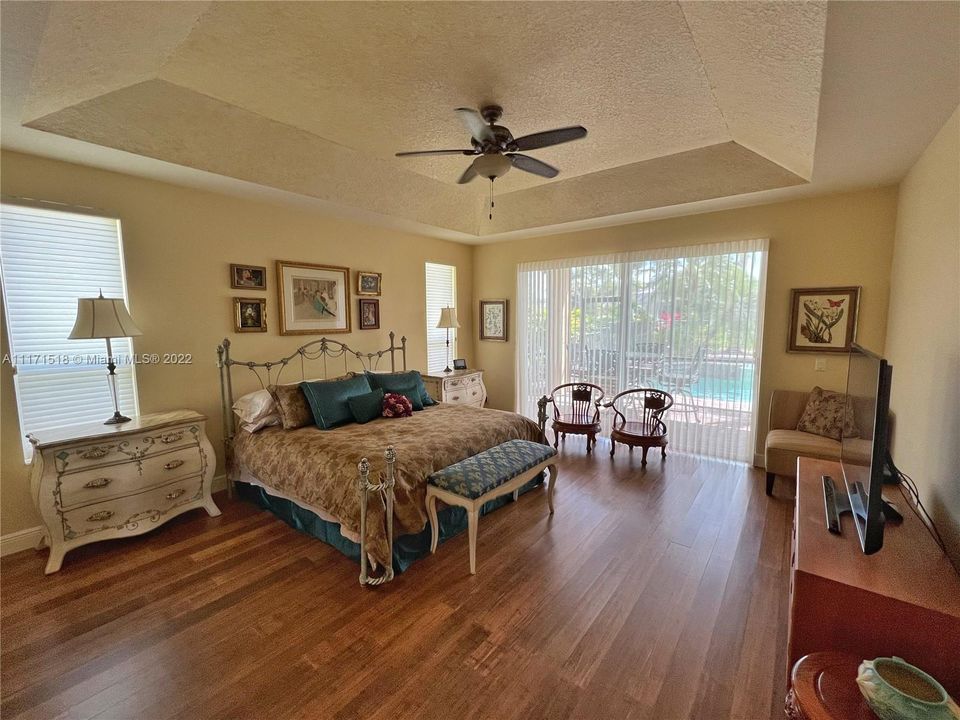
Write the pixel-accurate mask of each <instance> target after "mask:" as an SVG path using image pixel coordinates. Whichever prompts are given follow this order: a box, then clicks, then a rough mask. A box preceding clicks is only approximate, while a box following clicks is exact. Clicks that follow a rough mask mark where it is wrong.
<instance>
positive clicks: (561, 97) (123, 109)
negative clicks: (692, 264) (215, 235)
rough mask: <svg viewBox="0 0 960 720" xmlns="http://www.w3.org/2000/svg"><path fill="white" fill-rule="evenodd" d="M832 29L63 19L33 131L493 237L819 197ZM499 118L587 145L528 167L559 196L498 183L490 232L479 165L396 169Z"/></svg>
mask: <svg viewBox="0 0 960 720" xmlns="http://www.w3.org/2000/svg"><path fill="white" fill-rule="evenodd" d="M20 4H21V3H17V5H20ZM5 5H7V4H5ZM23 5H30V3H24V4H23ZM4 10H7V8H6V7H5V8H4ZM827 15H828V12H827V5H826V3H824V2H784V3H768V2H737V3H719V2H638V3H634V2H622V3H594V2H561V3H553V2H519V3H511V2H501V3H481V2H429V3H417V2H412V3H408V2H387V3H379V2H356V3H355V2H316V3H310V2H269V3H267V2H264V3H234V2H205V3H204V2H139V3H99V2H84V3H73V2H53V3H45V4H44V6H43V9H42V12H40V11H38V12H37V13H36V14H35V15H34V17H33V20H34V22H33V26H34V34H35V35H36V37H35V38H34V41H33V47H29V48H28V49H29V50H30V52H29V53H27V54H24V55H23V56H22V57H20V58H18V62H19V64H20V65H22V66H23V67H22V68H21V69H20V70H19V72H20V73H21V74H26V75H27V76H28V77H29V84H27V83H25V82H22V81H23V78H22V77H21V78H20V80H21V84H22V85H23V90H22V93H21V94H22V97H20V98H18V99H19V101H20V102H19V106H20V108H19V118H18V121H19V122H20V123H22V124H23V125H24V126H25V127H27V128H31V129H34V130H40V131H43V132H45V133H52V134H55V135H58V136H62V137H66V138H74V139H76V140H81V141H84V142H87V143H93V144H96V145H98V146H103V147H107V148H114V149H116V150H122V151H126V152H129V153H134V154H136V155H139V156H144V157H147V158H154V159H157V160H162V161H166V162H168V163H174V164H176V165H179V166H184V167H187V168H193V169H196V170H201V171H207V172H210V173H216V174H218V175H221V176H225V177H228V178H235V179H238V180H242V181H246V182H249V183H255V184H257V185H262V186H265V187H269V188H274V189H278V190H283V191H288V192H291V193H295V194H298V195H302V196H307V197H311V198H317V199H320V200H323V201H327V202H331V203H334V204H337V205H342V206H345V207H353V208H362V209H363V210H365V211H370V212H373V213H376V214H378V215H383V216H388V217H394V218H398V219H401V220H404V221H413V222H415V223H419V224H423V225H425V226H430V227H434V228H439V229H442V230H446V231H451V232H453V233H457V234H463V235H465V236H484V235H489V234H492V233H503V232H511V231H517V230H523V229H526V228H533V227H538V226H547V225H556V224H559V223H565V222H573V221H581V220H586V219H590V218H599V217H605V216H610V215H615V214H623V213H629V212H633V211H638V210H644V209H649V208H663V207H670V206H674V205H680V204H684V203H690V202H697V201H703V200H709V199H713V198H722V197H729V196H732V195H738V194H742V193H747V192H759V191H765V190H771V189H776V188H785V187H790V186H795V185H801V184H805V183H807V182H808V181H809V180H810V179H811V177H812V175H813V170H814V159H815V152H816V149H817V145H818V136H817V133H818V108H819V106H820V101H821V93H822V81H823V72H824V56H825V44H826V38H827ZM9 27H10V23H9V21H8V20H7V18H6V13H5V17H4V31H5V32H4V38H3V39H4V43H5V44H6V43H9V42H11V41H13V42H18V43H20V44H22V45H25V46H26V45H29V39H28V38H26V37H22V36H18V37H16V38H14V37H13V34H12V33H11V32H10V30H9ZM7 57H8V56H7V54H6V53H5V55H4V60H5V65H6V64H8V63H7ZM24 58H29V62H27V61H26V60H25V59H24ZM5 70H6V68H5ZM6 81H7V77H6V75H5V77H4V82H5V83H6ZM7 99H8V98H7V96H6V93H5V97H4V100H5V102H6V101H7ZM485 103H497V104H500V105H502V106H503V108H504V116H503V118H502V120H501V124H503V125H506V126H507V127H509V128H510V129H511V130H512V131H513V133H514V135H517V136H519V135H522V134H527V133H530V132H536V131H538V130H543V129H548V128H553V127H558V126H563V125H570V124H577V123H579V124H582V125H584V126H585V127H587V129H588V131H589V135H588V136H587V138H586V139H584V140H582V141H579V142H575V143H569V144H566V145H561V146H557V147H554V148H547V149H543V150H539V151H531V152H530V154H531V155H533V156H535V157H537V158H540V159H542V160H544V161H546V162H549V163H551V164H554V165H556V166H557V167H559V168H560V170H561V173H560V175H559V177H557V178H556V179H554V180H546V179H544V178H540V177H537V176H534V175H530V174H527V173H523V172H520V171H518V170H512V171H511V172H510V173H508V174H507V175H506V176H505V177H503V178H501V179H499V180H498V181H497V182H496V183H495V191H496V193H497V196H498V208H497V210H498V211H497V213H496V215H495V217H494V220H493V221H492V222H490V221H488V220H487V218H486V213H485V212H484V211H483V209H482V207H483V205H484V203H485V202H486V199H487V193H488V191H489V187H488V186H489V183H487V182H484V181H474V182H473V183H471V184H469V185H465V186H460V185H457V184H456V179H457V178H458V177H459V175H460V173H461V172H462V170H463V169H464V168H465V167H466V165H467V164H468V163H469V161H470V159H469V158H465V157H458V156H454V157H442V158H417V159H399V158H396V157H394V156H393V153H395V152H397V151H399V150H417V149H433V148H457V147H467V146H469V139H468V135H467V133H466V131H465V130H464V128H463V127H462V126H461V124H460V122H459V119H458V118H457V117H456V116H455V114H454V113H453V108H455V107H458V106H474V107H476V106H479V105H482V104H485ZM5 120H6V118H5Z"/></svg>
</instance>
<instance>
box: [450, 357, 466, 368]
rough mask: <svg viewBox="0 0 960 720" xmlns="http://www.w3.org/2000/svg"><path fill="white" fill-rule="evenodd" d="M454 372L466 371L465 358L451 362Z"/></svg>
mask: <svg viewBox="0 0 960 720" xmlns="http://www.w3.org/2000/svg"><path fill="white" fill-rule="evenodd" d="M453 369H454V370H466V369H467V360H466V358H455V359H454V361H453Z"/></svg>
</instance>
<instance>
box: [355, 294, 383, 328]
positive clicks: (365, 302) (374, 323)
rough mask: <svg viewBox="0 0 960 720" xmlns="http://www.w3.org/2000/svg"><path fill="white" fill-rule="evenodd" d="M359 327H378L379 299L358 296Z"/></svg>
mask: <svg viewBox="0 0 960 720" xmlns="http://www.w3.org/2000/svg"><path fill="white" fill-rule="evenodd" d="M360 329H361V330H379V329H380V301H379V300H371V299H370V298H360Z"/></svg>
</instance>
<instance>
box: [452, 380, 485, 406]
mask: <svg viewBox="0 0 960 720" xmlns="http://www.w3.org/2000/svg"><path fill="white" fill-rule="evenodd" d="M443 401H444V402H447V403H450V404H451V405H477V406H480V405H482V404H483V389H482V388H481V387H480V386H479V385H474V386H472V387H465V388H456V389H455V390H448V391H447V394H446V395H445V396H444V398H443Z"/></svg>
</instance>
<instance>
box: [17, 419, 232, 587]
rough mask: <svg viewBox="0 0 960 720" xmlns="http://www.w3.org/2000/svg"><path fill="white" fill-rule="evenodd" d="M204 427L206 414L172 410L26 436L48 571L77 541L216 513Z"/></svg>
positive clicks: (123, 534) (211, 462)
mask: <svg viewBox="0 0 960 720" xmlns="http://www.w3.org/2000/svg"><path fill="white" fill-rule="evenodd" d="M205 426H206V418H205V417H204V416H203V415H200V414H199V413H196V412H193V411H191V410H177V411H173V412H167V413H157V414H154V415H141V416H139V417H136V418H133V419H132V420H131V421H130V422H128V423H124V424H123V425H103V424H102V423H90V424H85V425H73V426H71V427H65V428H58V429H54V430H45V431H42V432H38V433H35V434H31V435H28V436H27V437H28V438H29V439H30V442H31V443H32V444H33V448H34V450H33V464H32V466H31V474H30V489H31V492H32V494H33V499H34V503H35V504H36V506H37V510H38V512H39V513H40V517H41V519H42V520H43V525H44V528H45V534H44V541H45V542H46V543H47V544H49V546H50V557H49V559H48V560H47V568H46V573H47V574H50V573H54V572H56V571H57V570H59V569H60V565H61V564H62V562H63V556H64V555H65V554H66V553H67V552H69V551H70V550H73V549H74V548H76V547H79V546H81V545H86V544H87V543H92V542H97V541H99V540H109V539H112V538H119V537H126V536H128V535H139V534H141V533H145V532H148V531H150V530H153V529H154V528H156V527H158V526H160V525H162V524H163V523H165V522H166V521H167V520H169V519H170V518H172V517H175V516H177V515H179V514H180V513H184V512H186V511H187V510H192V509H194V508H201V507H202V508H204V509H205V510H206V511H207V512H208V513H209V514H210V515H219V514H220V510H219V509H218V508H217V506H216V505H215V504H214V502H213V498H212V497H211V496H210V489H211V483H212V481H213V474H214V471H215V470H216V459H215V457H214V454H213V446H212V445H211V444H210V441H209V440H208V439H207V435H206V431H205Z"/></svg>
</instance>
